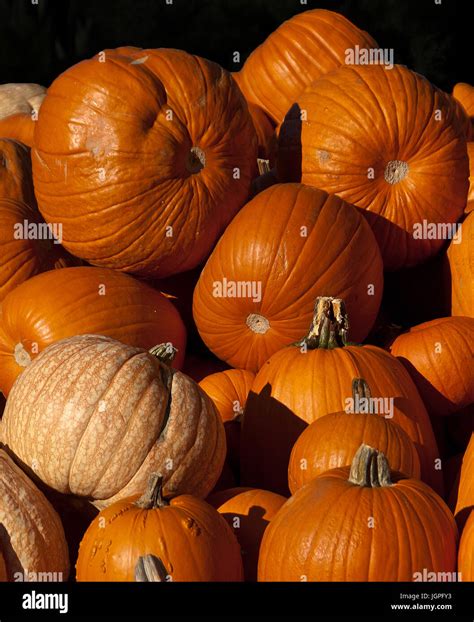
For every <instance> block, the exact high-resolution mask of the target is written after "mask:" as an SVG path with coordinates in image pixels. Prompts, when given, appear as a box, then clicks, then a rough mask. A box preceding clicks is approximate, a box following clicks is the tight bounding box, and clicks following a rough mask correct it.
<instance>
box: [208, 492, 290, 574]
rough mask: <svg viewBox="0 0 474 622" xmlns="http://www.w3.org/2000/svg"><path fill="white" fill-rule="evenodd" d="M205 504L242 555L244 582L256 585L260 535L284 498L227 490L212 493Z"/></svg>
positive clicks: (273, 494) (271, 494) (269, 493)
mask: <svg viewBox="0 0 474 622" xmlns="http://www.w3.org/2000/svg"><path fill="white" fill-rule="evenodd" d="M207 501H208V503H210V504H211V505H212V506H213V507H214V508H216V510H217V511H218V512H219V514H221V515H222V516H223V517H224V518H225V519H226V521H227V523H228V524H229V525H230V527H232V529H233V531H234V534H235V537H236V538H237V540H238V542H239V544H240V548H241V552H242V560H243V564H244V576H245V580H246V581H256V580H257V566H258V553H259V550H260V544H261V542H262V538H263V534H264V533H265V529H266V528H267V527H268V524H269V523H270V521H271V520H272V519H273V517H274V516H275V514H276V513H277V512H278V510H279V509H280V508H281V506H282V505H283V504H284V503H285V501H286V499H285V497H282V496H281V495H277V494H275V493H274V492H270V491H268V490H258V489H255V488H231V489H229V490H222V491H220V492H217V493H215V494H214V495H212V496H211V497H208V499H207Z"/></svg>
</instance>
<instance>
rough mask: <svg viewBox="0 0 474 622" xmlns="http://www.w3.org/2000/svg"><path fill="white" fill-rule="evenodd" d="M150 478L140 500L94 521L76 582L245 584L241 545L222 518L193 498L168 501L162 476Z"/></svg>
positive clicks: (114, 507)
mask: <svg viewBox="0 0 474 622" xmlns="http://www.w3.org/2000/svg"><path fill="white" fill-rule="evenodd" d="M150 479H151V481H150V484H149V487H148V489H147V491H146V492H145V494H144V495H143V496H142V497H141V498H139V499H137V498H136V497H135V498H131V499H124V500H123V501H118V502H117V503H114V504H113V505H111V506H110V507H108V508H106V509H105V510H102V512H100V514H98V516H97V517H96V518H95V519H94V521H93V522H92V523H91V525H90V527H89V529H88V530H87V531H86V533H85V535H84V538H83V539H82V542H81V546H80V549H79V556H78V559H77V564H76V578H77V580H78V581H241V580H242V559H241V556H240V550H239V545H238V542H237V540H236V538H235V536H234V535H233V533H232V530H231V529H230V527H229V526H228V525H227V523H226V522H225V520H224V519H223V518H222V516H220V514H219V513H218V512H216V510H215V509H214V508H213V507H211V506H210V505H209V504H208V503H206V502H205V501H201V500H200V499H197V498H195V497H192V496H191V495H180V496H177V497H174V498H171V499H166V498H163V496H162V494H161V481H160V478H158V477H156V476H152V477H151V478H150ZM144 566H145V567H144ZM147 567H151V569H152V573H150V572H147ZM150 574H151V575H152V576H151V577H150Z"/></svg>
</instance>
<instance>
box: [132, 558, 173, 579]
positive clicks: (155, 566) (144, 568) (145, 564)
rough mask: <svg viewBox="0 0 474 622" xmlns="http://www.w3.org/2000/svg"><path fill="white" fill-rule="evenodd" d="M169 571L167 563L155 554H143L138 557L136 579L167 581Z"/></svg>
mask: <svg viewBox="0 0 474 622" xmlns="http://www.w3.org/2000/svg"><path fill="white" fill-rule="evenodd" d="M167 576H168V573H167V572H166V568H165V565H164V564H163V562H162V561H161V559H160V558H159V557H156V556H155V555H143V556H142V557H139V558H138V561H137V564H136V566H135V581H138V582H140V581H146V582H152V581H153V582H162V581H166V577H167Z"/></svg>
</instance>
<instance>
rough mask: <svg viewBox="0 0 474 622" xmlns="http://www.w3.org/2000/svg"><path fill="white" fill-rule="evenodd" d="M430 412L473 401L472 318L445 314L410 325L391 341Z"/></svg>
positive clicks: (445, 412) (450, 410)
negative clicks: (404, 331)
mask: <svg viewBox="0 0 474 622" xmlns="http://www.w3.org/2000/svg"><path fill="white" fill-rule="evenodd" d="M390 351H391V353H392V354H393V355H394V356H396V357H397V358H398V359H399V360H401V361H402V362H403V364H404V365H405V367H406V368H407V370H408V372H409V373H410V376H411V377H412V379H413V382H414V383H415V384H416V386H417V388H418V391H419V393H420V395H421V397H422V399H423V401H424V403H425V406H426V408H427V410H428V412H429V413H430V415H450V414H452V413H455V412H457V411H459V410H461V409H462V408H464V407H466V406H469V404H472V403H474V371H473V361H474V318H470V317H445V318H440V319H437V320H432V321H431V322H424V323H423V324H420V325H418V326H413V327H412V328H410V330H409V331H408V332H406V333H403V334H402V335H399V336H398V337H397V338H396V339H395V341H394V342H393V343H392V346H391V348H390Z"/></svg>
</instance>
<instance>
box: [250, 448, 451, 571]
mask: <svg viewBox="0 0 474 622" xmlns="http://www.w3.org/2000/svg"><path fill="white" fill-rule="evenodd" d="M456 544H457V528H456V523H455V521H454V518H453V515H452V514H451V512H450V511H449V509H448V507H447V506H446V504H445V503H444V501H443V500H442V499H441V498H440V497H439V496H438V495H437V494H436V493H435V492H434V491H433V490H432V489H431V488H430V487H429V486H427V485H426V484H424V483H423V482H421V481H419V480H417V479H408V478H406V477H405V476H403V475H401V474H399V473H394V472H392V473H391V471H390V467H389V463H388V461H387V459H386V457H385V456H384V454H383V453H382V452H379V451H377V450H376V449H373V448H371V447H368V446H367V445H362V446H361V448H360V450H359V451H358V452H357V454H356V455H355V456H354V459H353V461H352V464H351V466H350V467H341V468H339V469H332V470H331V471H327V472H326V473H324V474H323V475H320V476H319V477H317V478H316V479H315V480H313V481H312V482H310V483H309V484H307V485H306V486H303V488H301V489H300V490H298V492H297V493H296V494H295V495H294V496H293V497H291V499H289V500H288V501H287V502H286V503H285V505H284V506H283V507H282V508H281V510H280V511H279V512H278V514H277V515H276V516H275V518H274V519H273V521H272V522H271V523H270V525H269V527H268V529H267V530H266V532H265V535H264V536H263V541H262V546H261V548H260V559H259V562H258V580H259V581H414V580H426V579H423V578H421V577H422V576H423V575H425V574H426V573H431V572H435V573H445V572H452V573H454V572H455V569H456ZM453 576H454V575H453ZM438 580H440V579H438Z"/></svg>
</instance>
